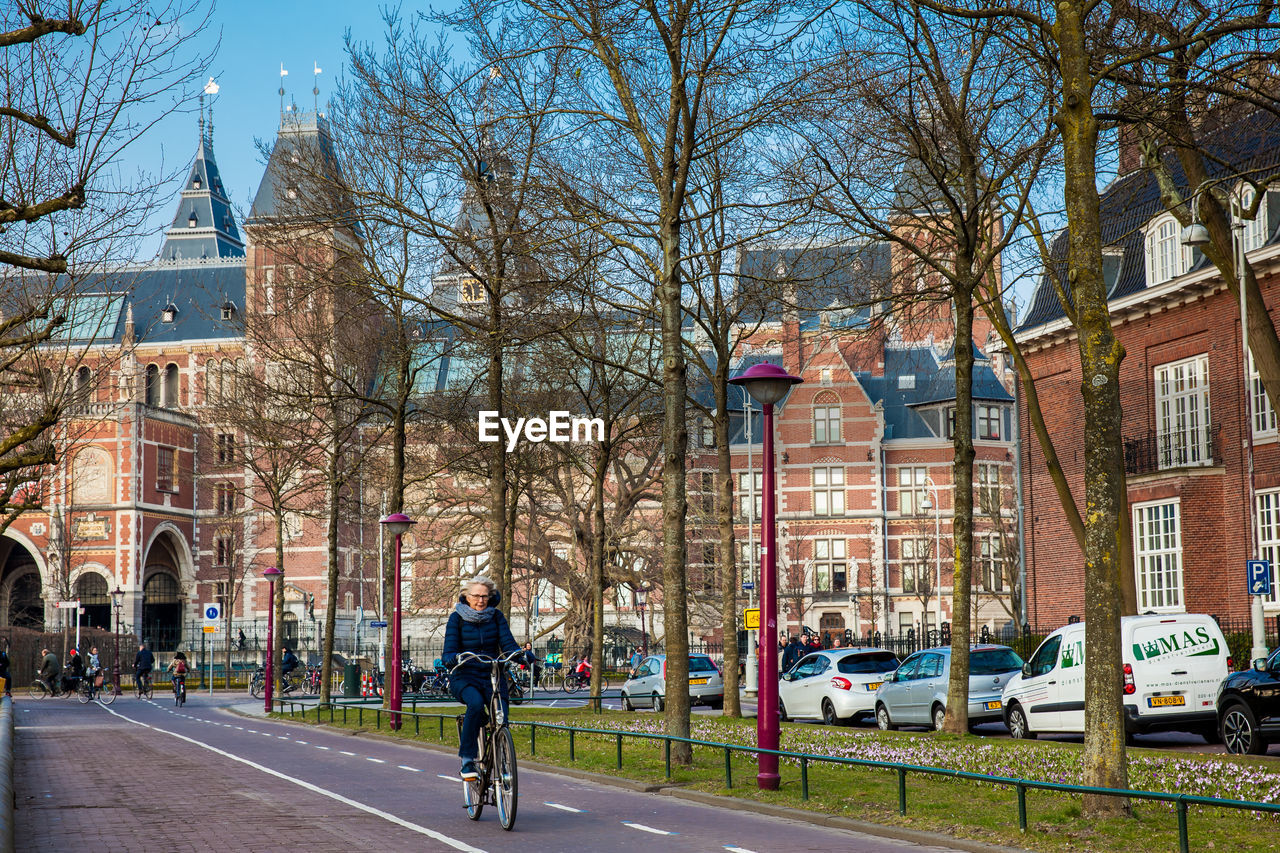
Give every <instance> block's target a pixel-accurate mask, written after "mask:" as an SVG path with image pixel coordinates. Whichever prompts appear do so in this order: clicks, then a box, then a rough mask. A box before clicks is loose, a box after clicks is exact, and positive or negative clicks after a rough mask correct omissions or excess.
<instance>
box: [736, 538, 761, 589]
mask: <svg viewBox="0 0 1280 853" xmlns="http://www.w3.org/2000/svg"><path fill="white" fill-rule="evenodd" d="M738 565H739V567H740V570H741V573H742V582H743V583H744V584H748V583H752V582H754V581H755V579H756V568H757V567H758V566H759V565H760V543H759V542H741V541H739V542H738Z"/></svg>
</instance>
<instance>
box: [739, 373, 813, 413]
mask: <svg viewBox="0 0 1280 853" xmlns="http://www.w3.org/2000/svg"><path fill="white" fill-rule="evenodd" d="M803 381H804V380H803V379H801V378H800V377H799V376H792V375H791V374H790V373H787V371H785V370H783V369H782V368H781V367H779V366H778V365H776V364H769V363H768V362H762V363H761V364H753V365H751V367H749V368H747V370H746V372H745V373H742V374H740V375H738V376H735V377H734V378H732V379H730V380H729V384H730V385H741V386H742V387H743V388H745V389H746V391H747V393H748V394H750V395H751V399H753V400H755V401H756V402H757V403H760V404H761V405H765V406H772V405H773V404H774V403H778V402H780V401H781V400H782V398H783V397H785V396H787V392H788V391H790V390H791V386H792V385H795V384H796V383H797V382H803Z"/></svg>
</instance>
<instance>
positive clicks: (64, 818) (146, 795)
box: [14, 698, 434, 853]
mask: <svg viewBox="0 0 1280 853" xmlns="http://www.w3.org/2000/svg"><path fill="white" fill-rule="evenodd" d="M14 719H15V723H16V732H15V734H16V739H15V754H14V771H15V776H16V778H15V788H16V797H17V812H16V824H17V833H16V838H17V844H18V849H19V850H33V851H34V850H39V851H42V853H44V851H85V850H144V849H146V850H163V851H173V853H176V851H206V850H208V851H212V850H216V851H219V853H240V851H245V853H249V851H275V850H306V851H308V853H339V851H340V853H350V851H352V850H371V849H377V850H423V849H424V848H425V849H431V848H433V847H434V845H433V844H432V843H431V842H430V841H429V840H428V839H425V838H423V837H422V836H421V835H417V834H416V833H413V832H411V831H409V830H406V829H404V828H402V827H398V826H395V825H393V824H390V823H388V822H386V821H383V820H380V819H378V818H377V817H375V816H373V815H370V814H367V813H365V812H362V811H359V810H358V809H354V808H351V807H349V806H345V805H343V804H341V803H336V802H334V801H333V800H330V799H328V798H326V797H323V796H321V795H319V794H314V793H312V792H310V791H306V790H303V789H301V788H296V787H294V786H292V785H289V784H288V783H286V782H282V781H281V780H279V779H273V778H271V777H270V776H267V775H265V774H263V773H260V772H258V771H255V770H253V769H252V768H250V767H245V766H243V765H241V764H238V763H236V762H234V761H230V760H228V759H226V758H223V757H221V756H218V755H215V754H212V753H209V752H207V751H205V750H201V749H199V748H194V747H189V746H187V745H185V744H183V743H182V742H180V741H178V740H175V739H173V738H171V737H169V736H167V735H163V734H157V733H155V732H152V731H150V730H148V729H144V728H142V727H141V726H136V725H133V724H131V723H127V722H124V721H122V720H119V719H117V718H116V717H113V716H111V715H110V714H107V713H104V712H103V710H102V709H101V708H97V707H94V706H91V705H83V706H82V705H79V704H75V703H72V702H68V701H66V700H62V699H53V700H49V699H46V700H39V701H37V700H31V699H22V698H19V699H18V700H17V701H16V702H14Z"/></svg>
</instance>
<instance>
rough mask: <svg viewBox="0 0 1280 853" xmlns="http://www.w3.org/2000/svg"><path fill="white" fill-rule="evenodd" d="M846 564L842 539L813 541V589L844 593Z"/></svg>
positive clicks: (846, 584) (846, 576) (845, 588)
mask: <svg viewBox="0 0 1280 853" xmlns="http://www.w3.org/2000/svg"><path fill="white" fill-rule="evenodd" d="M848 565H849V564H848V562H847V561H846V559H845V541H844V540H843V539H815V540H813V588H814V590H815V591H817V592H845V591H846V590H847V589H848Z"/></svg>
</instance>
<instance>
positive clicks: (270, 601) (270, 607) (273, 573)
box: [262, 566, 284, 714]
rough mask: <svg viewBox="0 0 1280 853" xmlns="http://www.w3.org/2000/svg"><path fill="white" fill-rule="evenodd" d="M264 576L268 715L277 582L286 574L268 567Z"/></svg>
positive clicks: (271, 694) (272, 696)
mask: <svg viewBox="0 0 1280 853" xmlns="http://www.w3.org/2000/svg"><path fill="white" fill-rule="evenodd" d="M262 576H263V577H264V578H266V579H267V660H266V663H265V664H264V666H263V670H264V672H263V674H264V675H265V676H266V684H265V685H263V687H264V689H263V691H262V692H263V695H264V696H265V697H266V701H265V702H264V707H265V708H266V711H267V713H268V714H270V713H271V700H272V699H273V698H274V693H275V680H276V675H275V666H274V664H275V647H276V632H275V625H276V580H277V579H278V578H283V577H284V572H282V571H281V570H280V569H277V568H276V567H275V566H268V567H267V568H265V569H263V570H262Z"/></svg>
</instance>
